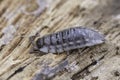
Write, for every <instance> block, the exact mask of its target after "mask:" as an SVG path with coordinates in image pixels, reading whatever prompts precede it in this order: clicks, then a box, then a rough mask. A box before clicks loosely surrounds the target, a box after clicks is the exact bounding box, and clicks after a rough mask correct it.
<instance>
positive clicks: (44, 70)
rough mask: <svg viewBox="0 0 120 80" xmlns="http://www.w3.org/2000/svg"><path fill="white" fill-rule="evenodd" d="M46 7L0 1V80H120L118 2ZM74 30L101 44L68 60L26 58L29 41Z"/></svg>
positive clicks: (52, 1) (66, 0)
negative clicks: (94, 35)
mask: <svg viewBox="0 0 120 80" xmlns="http://www.w3.org/2000/svg"><path fill="white" fill-rule="evenodd" d="M48 1H49V2H48ZM48 1H47V0H26V1H25V0H1V1H0V80H46V79H48V80H49V79H51V80H120V67H119V66H120V14H119V13H120V10H119V8H120V5H119V4H120V1H119V0H48ZM46 26H47V27H48V28H45V29H44V30H42V31H40V30H41V28H43V27H46ZM75 26H82V27H86V28H91V29H94V30H98V32H101V33H102V34H103V35H104V36H105V39H106V41H105V43H103V44H100V45H96V46H92V47H87V48H82V49H79V50H80V53H79V51H78V50H72V51H71V52H70V54H69V55H67V54H66V52H63V53H60V54H59V55H58V54H52V53H48V54H45V55H42V56H41V55H39V54H36V53H33V54H30V53H29V51H30V49H31V47H32V45H30V42H29V37H30V36H32V35H35V34H36V33H37V32H38V33H39V34H40V37H42V36H44V35H47V34H50V33H54V32H57V31H60V30H64V29H67V28H70V27H75ZM41 77H42V78H43V79H42V78H41Z"/></svg>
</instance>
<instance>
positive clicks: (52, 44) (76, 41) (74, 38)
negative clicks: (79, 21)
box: [33, 27, 105, 53]
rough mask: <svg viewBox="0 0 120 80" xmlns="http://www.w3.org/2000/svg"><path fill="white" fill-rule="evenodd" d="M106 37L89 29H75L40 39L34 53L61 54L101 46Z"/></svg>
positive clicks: (34, 47)
mask: <svg viewBox="0 0 120 80" xmlns="http://www.w3.org/2000/svg"><path fill="white" fill-rule="evenodd" d="M104 41H105V39H104V36H103V35H101V34H100V33H98V32H97V31H94V30H92V29H89V28H81V27H74V28H69V29H65V30H63V31H59V32H57V33H53V34H49V35H46V36H43V37H41V38H38V39H37V40H36V42H35V45H34V46H33V51H38V52H43V53H61V52H64V51H70V50H73V49H79V48H83V47H88V46H93V45H97V44H101V43H103V42H104Z"/></svg>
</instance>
